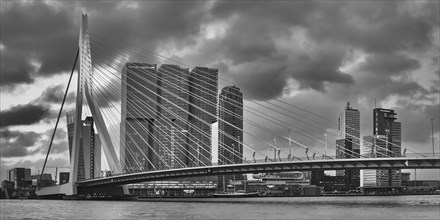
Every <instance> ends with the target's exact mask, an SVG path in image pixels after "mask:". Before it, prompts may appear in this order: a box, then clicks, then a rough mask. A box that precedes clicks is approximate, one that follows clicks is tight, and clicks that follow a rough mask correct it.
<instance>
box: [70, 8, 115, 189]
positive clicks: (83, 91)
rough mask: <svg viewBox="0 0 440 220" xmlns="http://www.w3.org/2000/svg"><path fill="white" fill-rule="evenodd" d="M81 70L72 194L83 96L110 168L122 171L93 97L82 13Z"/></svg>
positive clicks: (90, 68)
mask: <svg viewBox="0 0 440 220" xmlns="http://www.w3.org/2000/svg"><path fill="white" fill-rule="evenodd" d="M79 65H80V66H79V67H80V68H79V71H78V85H77V96H76V108H75V116H76V117H75V123H74V134H73V144H72V148H73V149H72V157H71V161H70V167H72V169H71V170H70V182H71V183H73V190H72V192H71V193H72V194H73V195H76V194H77V188H76V186H75V184H76V182H77V180H78V157H79V146H80V136H81V135H80V134H81V133H80V132H81V120H82V119H81V115H82V105H83V98H84V96H85V97H86V100H87V103H88V106H89V108H90V112H91V113H92V117H93V120H94V122H95V125H96V128H97V130H98V134H99V135H98V137H99V139H100V141H101V146H102V148H103V149H104V154H105V156H106V158H107V161H108V164H109V168H110V170H111V171H114V172H115V173H120V172H121V170H122V169H121V164H120V163H119V160H118V157H117V155H116V151H115V148H114V146H113V143H112V141H111V138H110V135H109V132H108V131H107V126H106V125H105V121H104V118H103V116H102V114H101V111H100V109H99V107H98V104H97V103H96V100H94V98H93V80H92V79H93V78H92V76H93V66H92V57H91V50H90V38H89V32H88V19H87V14H84V13H83V14H82V23H81V29H80V35H79Z"/></svg>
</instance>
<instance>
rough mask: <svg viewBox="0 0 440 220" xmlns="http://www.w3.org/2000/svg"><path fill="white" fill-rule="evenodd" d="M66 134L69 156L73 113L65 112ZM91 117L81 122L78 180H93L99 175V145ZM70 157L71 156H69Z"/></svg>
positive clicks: (71, 142) (71, 141)
mask: <svg viewBox="0 0 440 220" xmlns="http://www.w3.org/2000/svg"><path fill="white" fill-rule="evenodd" d="M66 118H67V133H68V139H69V155H70V154H71V151H72V144H73V123H74V121H75V112H73V111H72V112H67V113H66ZM97 137H98V135H97V134H96V133H95V129H94V123H93V118H92V117H86V119H85V120H82V121H81V128H80V143H79V156H78V171H77V172H78V180H85V179H93V178H97V177H100V175H101V173H100V172H101V143H100V141H99V140H98V139H97ZM70 157H71V156H70Z"/></svg>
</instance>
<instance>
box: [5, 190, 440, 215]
mask: <svg viewBox="0 0 440 220" xmlns="http://www.w3.org/2000/svg"><path fill="white" fill-rule="evenodd" d="M0 206H1V212H0V213H1V214H0V219H23V218H29V219H48V218H50V219H54V218H58V219H440V195H417V196H350V197H281V198H277V197H269V198H267V197H257V198H221V199H220V198H206V199H184V200H178V201H175V200H169V199H168V200H166V199H162V200H154V201H84V200H82V201H69V200H66V201H63V200H0Z"/></svg>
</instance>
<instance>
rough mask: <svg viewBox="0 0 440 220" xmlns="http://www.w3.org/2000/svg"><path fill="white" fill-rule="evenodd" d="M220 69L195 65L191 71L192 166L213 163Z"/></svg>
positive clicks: (190, 120)
mask: <svg viewBox="0 0 440 220" xmlns="http://www.w3.org/2000/svg"><path fill="white" fill-rule="evenodd" d="M217 90H218V70H217V69H212V68H206V67H195V68H194V69H192V70H191V72H190V73H189V102H190V105H189V112H190V115H189V123H190V127H189V136H190V137H192V138H191V139H190V140H189V141H188V144H189V146H190V151H191V152H190V155H191V156H192V157H194V159H191V160H190V161H189V162H190V166H201V165H210V164H211V129H212V124H213V123H215V122H216V121H217V103H218V99H217Z"/></svg>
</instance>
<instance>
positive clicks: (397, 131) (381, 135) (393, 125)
mask: <svg viewBox="0 0 440 220" xmlns="http://www.w3.org/2000/svg"><path fill="white" fill-rule="evenodd" d="M396 119H397V118H396V113H395V112H394V111H393V110H390V109H382V108H376V109H374V110H373V135H372V136H365V137H364V145H363V153H364V155H365V156H369V157H399V156H401V150H400V146H401V144H402V142H401V136H402V130H401V123H400V122H396V121H395V120H396ZM362 172H363V174H362V178H363V185H364V186H382V187H383V186H388V187H392V186H400V185H401V171H400V170H398V169H387V170H363V171H362Z"/></svg>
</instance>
